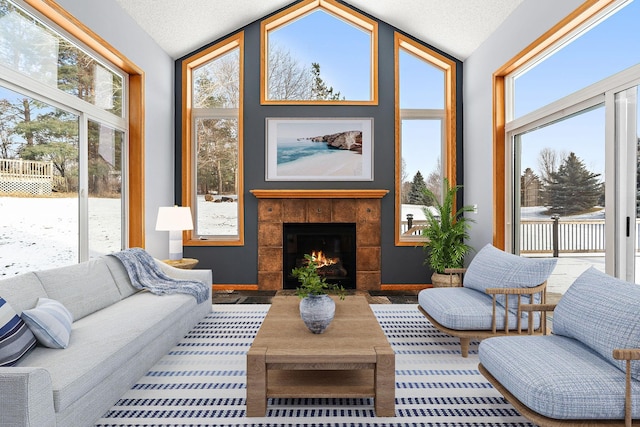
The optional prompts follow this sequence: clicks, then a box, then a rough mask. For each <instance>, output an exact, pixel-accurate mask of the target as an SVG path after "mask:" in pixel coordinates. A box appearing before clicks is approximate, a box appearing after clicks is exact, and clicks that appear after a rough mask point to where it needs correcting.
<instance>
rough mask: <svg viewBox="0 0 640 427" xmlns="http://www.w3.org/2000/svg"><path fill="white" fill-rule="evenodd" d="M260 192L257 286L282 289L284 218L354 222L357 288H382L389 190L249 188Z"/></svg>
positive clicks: (303, 221)
mask: <svg viewBox="0 0 640 427" xmlns="http://www.w3.org/2000/svg"><path fill="white" fill-rule="evenodd" d="M251 192H252V193H253V195H254V196H256V197H257V198H258V289H259V290H279V289H283V285H284V279H285V277H284V272H283V259H284V258H283V257H284V254H283V248H284V241H283V240H284V239H283V227H284V224H307V223H308V224H311V223H313V224H323V223H326V224H336V223H344V224H355V228H356V238H355V240H356V261H355V267H356V271H355V288H356V289H358V290H379V289H380V277H381V275H380V253H381V251H380V244H381V236H380V232H381V222H380V201H381V200H380V199H382V197H384V196H385V195H386V194H387V193H388V191H387V190H252V191H251Z"/></svg>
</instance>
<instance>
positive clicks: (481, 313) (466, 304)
mask: <svg viewBox="0 0 640 427" xmlns="http://www.w3.org/2000/svg"><path fill="white" fill-rule="evenodd" d="M555 264H556V259H553V258H536V259H532V258H523V257H519V256H517V255H513V254H509V253H506V252H503V251H501V250H499V249H496V248H495V247H493V246H491V245H486V246H485V247H484V248H483V249H482V250H481V251H480V252H478V254H477V255H476V256H475V258H474V259H473V260H472V262H471V264H470V265H469V268H468V269H450V270H448V271H447V272H448V273H451V274H459V275H461V276H462V277H463V283H462V287H441V288H430V289H424V290H422V291H420V293H419V294H418V303H419V305H418V309H419V310H420V312H421V313H422V314H424V315H425V316H426V317H427V319H429V321H430V322H431V323H432V324H433V326H434V327H436V328H437V329H439V330H440V331H442V332H444V333H446V334H448V335H451V336H454V337H458V338H459V339H460V347H461V353H462V357H467V356H468V354H469V344H470V342H471V340H472V339H478V340H482V339H484V338H488V337H493V336H500V335H509V334H522V333H523V324H522V322H523V321H525V320H528V328H527V332H528V333H529V334H546V333H547V324H546V317H545V316H541V315H539V314H538V313H532V312H526V311H524V310H522V306H523V305H525V304H534V303H535V304H546V297H547V294H546V289H547V281H546V280H547V277H548V276H549V275H550V274H551V271H552V270H553V268H554V267H555Z"/></svg>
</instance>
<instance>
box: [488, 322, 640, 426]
mask: <svg viewBox="0 0 640 427" xmlns="http://www.w3.org/2000/svg"><path fill="white" fill-rule="evenodd" d="M554 324H555V316H554ZM478 357H479V360H480V363H481V364H482V366H484V367H485V368H486V369H487V370H488V371H489V372H490V373H491V375H493V376H494V377H495V378H496V380H498V381H499V382H500V383H501V384H502V385H503V386H504V387H505V388H506V389H507V390H509V391H510V392H511V394H513V395H514V396H515V397H516V398H517V399H518V400H519V401H520V402H522V403H523V404H524V405H526V406H527V407H529V408H530V409H532V410H534V411H535V412H537V413H539V414H541V415H544V416H547V417H550V418H556V419H601V420H604V419H618V420H620V419H623V418H624V399H625V375H624V373H622V372H620V370H618V369H617V368H616V367H615V366H613V365H611V364H610V363H608V361H606V360H605V359H604V358H602V357H601V356H600V355H599V354H598V353H596V352H594V351H593V350H591V349H590V348H589V347H587V346H585V345H583V344H582V343H580V342H579V341H576V340H574V339H572V338H567V337H561V336H556V335H547V336H540V335H534V336H521V335H519V336H516V335H514V336H509V337H494V338H487V339H485V340H483V341H482V342H481V343H480V345H479V347H478ZM632 396H633V405H632V406H633V418H640V387H637V386H634V390H633V393H632Z"/></svg>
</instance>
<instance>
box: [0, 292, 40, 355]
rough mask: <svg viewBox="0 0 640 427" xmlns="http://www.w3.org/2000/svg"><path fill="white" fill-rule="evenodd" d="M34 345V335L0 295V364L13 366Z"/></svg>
mask: <svg viewBox="0 0 640 427" xmlns="http://www.w3.org/2000/svg"><path fill="white" fill-rule="evenodd" d="M35 346H36V337H35V336H33V333H32V332H31V330H30V329H29V328H28V327H27V325H26V324H25V323H24V321H23V320H22V319H21V318H20V316H18V314H17V313H16V312H15V310H14V309H13V307H11V305H9V303H8V302H7V301H5V299H4V298H2V297H0V366H13V365H15V364H16V363H18V361H19V360H20V358H22V357H24V356H25V355H26V354H27V353H28V352H29V351H30V350H32V349H33V348H34V347H35Z"/></svg>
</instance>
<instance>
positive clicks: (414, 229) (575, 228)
mask: <svg viewBox="0 0 640 427" xmlns="http://www.w3.org/2000/svg"><path fill="white" fill-rule="evenodd" d="M553 223H554V221H553V219H541V220H521V221H520V253H522V254H546V253H550V254H553V252H554V231H553ZM423 227H424V221H412V224H411V227H409V224H408V223H407V221H403V222H402V233H403V236H405V237H413V238H416V239H417V238H418V237H419V236H420V232H421V230H422V228H423ZM635 233H636V234H635V235H636V236H637V238H636V251H640V245H639V242H640V226H639V225H638V221H636V225H635ZM557 235H558V241H557V250H558V253H604V251H605V224H604V219H594V220H568V219H567V220H565V219H563V218H560V219H559V220H558V234H557ZM416 241H417V240H416Z"/></svg>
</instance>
